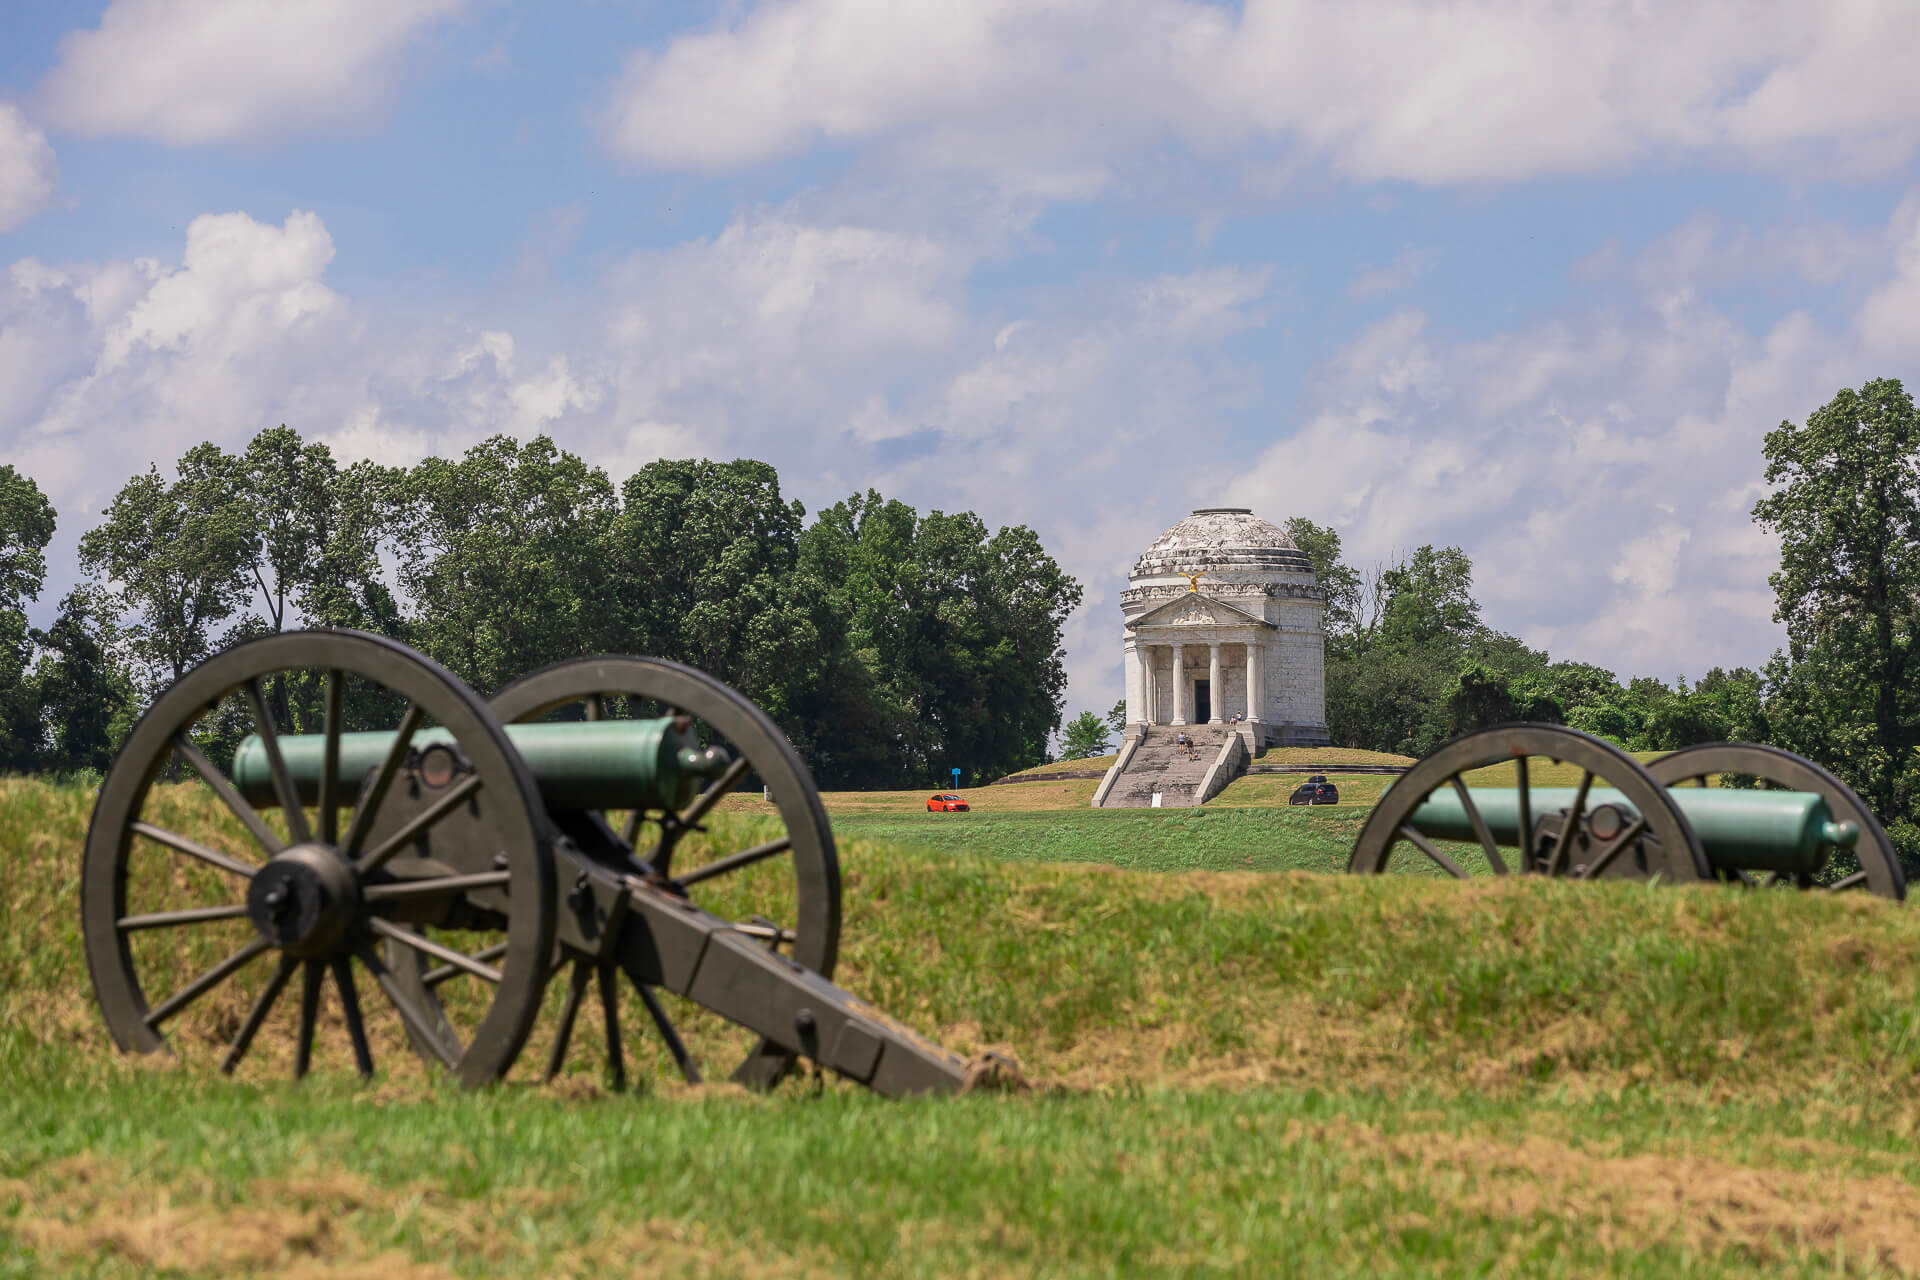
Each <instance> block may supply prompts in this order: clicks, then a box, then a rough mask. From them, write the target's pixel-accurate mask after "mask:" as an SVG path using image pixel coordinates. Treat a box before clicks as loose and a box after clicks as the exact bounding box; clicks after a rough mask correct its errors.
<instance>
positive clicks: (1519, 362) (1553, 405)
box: [1231, 201, 1920, 678]
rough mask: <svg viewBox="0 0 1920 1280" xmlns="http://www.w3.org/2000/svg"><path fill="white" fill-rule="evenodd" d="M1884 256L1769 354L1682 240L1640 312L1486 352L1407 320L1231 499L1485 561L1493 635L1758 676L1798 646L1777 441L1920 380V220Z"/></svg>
mask: <svg viewBox="0 0 1920 1280" xmlns="http://www.w3.org/2000/svg"><path fill="white" fill-rule="evenodd" d="M1691 234H1692V233H1691V232H1690V231H1689V230H1688V229H1687V228H1682V229H1680V231H1678V232H1676V236H1677V237H1680V238H1682V239H1684V238H1686V237H1687V236H1688V235H1691ZM1779 238H1790V235H1789V233H1788V232H1786V231H1783V232H1781V233H1780V237H1779ZM1742 252H1744V250H1742ZM1875 259H1876V263H1877V275H1878V285H1877V287H1876V288H1874V289H1873V290H1872V291H1871V292H1870V294H1869V295H1868V296H1867V297H1866V299H1865V301H1864V302H1863V303H1862V304H1861V305H1860V307H1859V309H1858V310H1857V312H1856V313H1855V315H1854V316H1853V317H1852V319H1851V321H1850V322H1848V323H1847V324H1845V325H1844V326H1842V327H1839V328H1836V329H1825V328H1822V327H1821V326H1820V325H1819V324H1817V323H1816V322H1815V321H1814V320H1813V319H1812V318H1810V317H1809V316H1808V315H1806V314H1805V313H1803V312H1799V311H1788V312H1786V313H1784V314H1782V315H1780V316H1779V317H1778V318H1777V319H1775V320H1774V321H1773V322H1772V323H1771V324H1770V325H1769V326H1768V327H1767V328H1766V329H1765V331H1764V332H1762V333H1761V334H1759V335H1758V336H1753V335H1751V334H1749V332H1748V331H1747V330H1746V329H1745V328H1743V327H1742V326H1741V325H1738V324H1736V323H1734V322H1733V321H1732V320H1731V319H1730V318H1729V317H1727V316H1725V315H1723V314H1721V313H1719V312H1717V311H1716V310H1714V309H1713V308H1712V307H1710V306H1709V305H1707V304H1706V303H1705V302H1703V301H1702V300H1701V298H1700V296H1699V293H1698V292H1697V291H1696V288H1695V285H1696V284H1697V283H1698V279H1699V278H1701V277H1704V278H1713V277H1716V276H1717V275H1719V274H1720V273H1721V272H1722V271H1723V270H1724V263H1723V261H1721V260H1720V256H1719V255H1718V254H1716V253H1692V254H1689V253H1676V251H1675V237H1668V238H1666V239H1665V240H1663V241H1661V242H1657V243H1656V244H1655V245H1653V246H1652V247H1651V248H1650V249H1649V250H1648V251H1647V261H1645V262H1634V263H1629V264H1626V266H1627V268H1628V275H1629V277H1630V278H1633V279H1636V280H1639V281H1640V282H1641V285H1640V288H1641V292H1640V295H1639V297H1638V298H1637V300H1636V301H1635V302H1634V304H1633V305H1632V306H1631V307H1630V308H1627V309H1623V310H1610V311H1601V312H1590V313H1580V312H1573V313H1569V314H1566V315H1563V316H1561V317H1558V318H1556V319H1552V320H1547V321H1542V322H1540V323H1538V324H1536V325H1534V326H1532V327H1530V328H1526V329H1523V330H1519V331H1516V332H1512V333H1507V334H1502V335H1499V336H1497V337H1495V338H1492V339H1489V340H1486V341H1481V342H1462V341H1454V340H1449V339H1448V338H1446V337H1445V336H1444V335H1437V334H1435V333H1434V332H1433V331H1432V329H1433V326H1432V325H1431V324H1430V323H1428V322H1427V320H1426V318H1425V317H1424V316H1422V315H1420V313H1418V312H1412V311H1403V312H1401V313H1398V314H1397V315H1395V316H1393V317H1391V318H1389V319H1387V320H1385V321H1382V322H1380V323H1379V324H1377V325H1375V326H1373V327H1372V328H1370V329H1368V330H1367V331H1365V332H1363V333H1362V334H1360V335H1359V336H1358V337H1356V338H1355V339H1354V340H1353V341H1352V342H1350V343H1349V344H1348V346H1347V348H1346V350H1345V351H1344V352H1343V353H1342V355H1341V356H1340V357H1339V358H1338V359H1337V360H1335V361H1334V362H1333V364H1332V366H1331V368H1330V369H1329V376H1328V377H1327V378H1326V379H1325V382H1324V385H1323V386H1322V388H1321V390H1320V392H1319V396H1320V406H1319V408H1318V410H1317V411H1316V412H1315V414H1314V416H1313V417H1312V418H1311V419H1310V420H1309V422H1308V424H1307V425H1306V426H1305V427H1304V428H1302V429H1301V430H1300V431H1299V433H1298V434H1296V435H1293V436H1291V437H1290V438H1288V439H1286V440H1284V441H1281V442H1280V443H1277V444H1275V445H1274V446H1273V447H1272V448H1271V449H1270V450H1269V451H1268V452H1267V454H1266V455H1265V456H1264V457H1263V458H1262V459H1261V460H1260V461H1259V463H1258V464H1257V465H1256V466H1254V467H1253V468H1252V469H1251V470H1250V473H1249V474H1248V475H1247V476H1246V477H1245V478H1244V479H1242V480H1241V481H1239V482H1238V483H1237V484H1236V485H1235V486H1234V487H1233V489H1232V491H1231V492H1232V496H1233V498H1234V499H1235V500H1237V501H1241V502H1244V503H1247V504H1249V505H1252V506H1255V507H1256V508H1258V509H1260V510H1261V511H1262V512H1263V514H1265V513H1268V512H1271V513H1274V514H1276V515H1291V514H1296V513H1298V514H1303V515H1307V516H1309V517H1311V518H1313V519H1316V520H1319V521H1321V522H1323V523H1332V524H1333V525H1335V526H1336V527H1337V528H1338V529H1340V530H1341V532H1342V533H1343V535H1344V536H1345V538H1346V542H1347V548H1348V551H1349V554H1350V557H1351V558H1352V559H1354V560H1356V561H1358V562H1361V563H1366V562H1371V561H1373V560H1376V559H1381V558H1386V557H1389V556H1392V555H1394V554H1396V553H1398V552H1402V551H1404V550H1406V549H1409V548H1411V547H1415V546H1419V545H1421V544H1423V543H1434V544H1437V545H1444V544H1448V543H1452V544H1456V545H1459V546H1462V547H1464V548H1465V549H1466V550H1467V552H1468V553H1469V554H1470V555H1471V556H1472V557H1473V561H1474V567H1475V576H1476V592H1477V595H1478V597H1479V599H1480V600H1481V601H1482V603H1483V605H1484V606H1485V609H1486V614H1487V618H1488V620H1489V622H1491V623H1492V624H1493V625H1496V626H1499V627H1502V628H1504V629H1508V630H1513V631H1516V632H1518V633H1519V634H1521V635H1522V637H1523V638H1525V639H1526V640H1528V641H1529V642H1530V643H1533V644H1536V645H1541V646H1545V647H1547V648H1548V649H1549V650H1550V652H1552V653H1553V654H1554V656H1555V657H1563V658H1580V659H1585V660H1588V661H1595V662H1600V663H1602V664H1604V665H1607V666H1610V667H1613V668H1615V669H1616V670H1618V671H1620V672H1622V673H1626V674H1656V675H1660V676H1663V677H1666V678H1671V677H1673V676H1674V675H1676V674H1678V673H1680V672H1683V671H1684V672H1687V673H1690V674H1692V675H1695V676H1697V675H1699V674H1700V673H1701V672H1703V671H1704V670H1705V669H1706V668H1707V667H1709V666H1714V665H1721V666H1732V665H1737V664H1745V665H1757V664H1759V663H1761V662H1763V661H1764V660H1765V658H1766V657H1767V655H1768V654H1769V653H1770V652H1771V651H1772V650H1773V648H1774V647H1776V645H1778V644H1779V643H1780V642H1781V636H1780V633H1779V631H1778V629H1777V627H1776V626H1775V625H1774V624H1773V622H1772V620H1771V614H1772V610H1773V599H1772V594H1771V592H1770V590H1769V589H1768V587H1767V582H1766V579H1767V575H1768V573H1769V572H1771V571H1772V570H1773V569H1774V568H1776V567H1777V564H1778V561H1777V555H1778V549H1777V546H1776V545H1775V543H1774V542H1773V540H1772V539H1771V538H1770V537H1769V536H1768V535H1766V534H1765V533H1763V532H1762V531H1760V530H1759V529H1757V528H1756V527H1755V526H1754V525H1753V523H1752V521H1751V518H1750V514H1749V513H1750V512H1751V510H1752V506H1753V502H1754V500H1755V499H1756V498H1757V497H1759V496H1760V494H1761V493H1762V492H1763V491H1764V485H1763V480H1762V475H1763V471H1764V461H1763V459H1762V457H1761V452H1760V449H1761V440H1762V437H1763V436H1764V435H1765V433H1766V432H1767V431H1769V430H1771V429H1772V428H1773V427H1775V426H1777V425H1778V424H1779V423H1780V422H1781V421H1782V420H1783V419H1787V420H1792V421H1804V420H1805V418H1806V415H1807V414H1808V413H1810V412H1812V411H1813V410H1815V409H1817V408H1818V407H1819V406H1820V405H1822V404H1824V403H1825V402H1826V401H1827V400H1829V399H1830V398H1831V397H1832V396H1833V394H1834V393H1835V392H1836V391H1837V390H1839V389H1840V388H1841V387H1843V386H1856V385H1858V384H1860V383H1861V382H1863V381H1865V380H1866V379H1868V378H1872V377H1879V376H1889V375H1891V376H1901V375H1903V374H1904V375H1907V376H1909V377H1910V376H1911V373H1912V371H1911V370H1910V369H1907V368H1905V367H1904V366H1903V364H1902V362H1903V361H1907V360H1909V359H1910V357H1911V355H1912V350H1913V348H1912V343H1911V339H1910V335H1911V334H1912V333H1913V332H1914V331H1915V328H1916V326H1920V201H1909V202H1908V203H1907V204H1906V205H1904V206H1902V208H1901V210H1900V212H1899V213H1898V214H1896V216H1895V217H1894V218H1893V220H1892V221H1891V223H1890V225H1889V226H1888V228H1887V229H1886V231H1885V233H1884V235H1883V236H1882V237H1880V244H1879V248H1878V251H1877V253H1876V255H1875ZM1857 266H1858V264H1854V265H1851V266H1849V268H1848V269H1849V271H1854V270H1856V269H1857ZM1689 270H1692V271H1695V272H1697V273H1698V275H1697V276H1690V275H1689V274H1688V271H1689ZM1409 369H1415V370H1444V371H1446V376H1445V377H1444V378H1440V377H1437V376H1435V377H1427V376H1424V375H1421V376H1409V375H1408V374H1407V372H1406V371H1407V370H1409Z"/></svg>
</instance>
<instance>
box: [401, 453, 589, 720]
mask: <svg viewBox="0 0 1920 1280" xmlns="http://www.w3.org/2000/svg"><path fill="white" fill-rule="evenodd" d="M368 479H369V481H371V480H372V478H371V477H369V478H368ZM395 496H396V498H397V500H398V501H397V512H396V517H397V521H396V528H395V541H396V542H397V544H398V546H399V551H400V574H399V576H400V583H401V586H402V587H403V588H404V589H405V591H406V593H407V595H408V596H409V597H410V599H411V603H412V605H413V613H412V615H411V617H410V620H409V629H410V632H411V635H410V639H411V640H412V641H413V642H414V643H415V644H417V645H418V646H419V647H420V648H421V649H422V650H424V651H425V652H426V653H427V654H429V655H430V656H432V657H433V658H434V659H436V660H437V661H439V662H441V663H443V664H444V665H445V666H446V667H447V668H448V669H449V670H451V671H453V672H454V674H456V675H458V676H460V677H461V678H462V679H463V680H466V681H467V682H468V683H470V684H472V685H473V686H474V687H475V688H476V689H479V690H480V691H481V692H483V693H491V692H493V691H494V690H496V689H498V688H500V687H501V686H502V685H504V684H506V683H507V682H508V681H509V680H512V679H513V678H515V677H516V676H519V675H522V674H524V673H526V672H528V671H532V670H534V669H535V668H538V667H542V666H545V665H546V664H548V663H550V662H554V661H556V660H558V659H561V658H568V657H575V656H578V655H580V654H583V653H589V652H592V651H593V649H594V648H595V647H597V646H596V644H595V640H596V638H597V637H603V636H606V635H607V634H608V633H609V625H608V623H609V619H610V617H611V616H612V614H613V612H614V610H613V600H612V594H613V584H614V581H615V578H614V574H613V572H612V566H611V563H610V560H611V557H610V550H611V548H612V545H613V537H612V531H613V523H614V519H615V517H616V516H617V515H618V514H619V503H618V501H617V499H616V498H615V495H614V492H613V485H612V483H611V482H610V481H609V480H608V479H607V476H606V473H605V472H603V471H601V470H600V469H599V468H597V467H590V466H588V465H587V464H586V463H584V462H582V461H581V460H580V459H579V458H576V457H574V456H573V455H572V454H570V453H564V452H561V451H560V450H558V449H556V448H555V447H554V443H553V441H552V440H549V439H548V438H547V437H545V436H537V437H535V438H534V439H532V440H529V441H528V442H527V443H526V444H524V445H520V444H517V443H515V441H514V440H513V439H512V438H510V437H508V436H494V437H492V438H491V439H488V440H484V441H482V442H481V443H479V444H477V445H475V446H474V447H473V448H471V449H469V450H467V452H466V455H465V456H464V457H463V458H461V459H460V460H459V461H458V462H453V461H449V460H447V459H445V458H428V459H426V460H425V461H423V462H421V463H420V464H419V465H418V466H416V467H415V468H414V469H413V470H412V472H411V473H409V474H408V475H407V476H406V478H405V480H404V482H403V483H401V484H400V485H399V486H398V493H397V494H396V495H395Z"/></svg>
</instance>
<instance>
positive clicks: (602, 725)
mask: <svg viewBox="0 0 1920 1280" xmlns="http://www.w3.org/2000/svg"><path fill="white" fill-rule="evenodd" d="M506 730H507V737H508V739H510V740H511V741H512V743H513V745H514V748H515V750H517V751H518V752H519V753H520V756H521V758H522V759H524V760H525V761H526V762H527V767H528V768H529V769H531V770H532V771H533V776H534V780H535V781H536V782H537V783H538V784H539V786H540V796H541V799H542V800H544V801H545V802H546V806H547V808H548V809H549V810H551V811H554V812H568V811H577V810H583V809H676V810H677V809H684V808H686V806H687V805H688V804H689V803H690V802H691V801H692V800H693V797H694V795H695V793H696V792H697V791H698V789H699V785H700V783H701V782H702V781H703V780H705V779H709V778H714V777H717V776H719V775H720V774H722V773H724V772H725V771H726V769H727V765H728V764H729V760H728V757H727V753H726V752H725V751H724V750H722V749H720V748H718V747H702V746H701V745H700V743H699V741H698V740H697V739H696V738H695V737H694V736H693V734H691V733H689V732H686V731H685V730H683V729H680V728H677V727H675V722H674V720H673V718H672V717H663V718H660V719H656V720H593V721H570V722H562V723H540V724H510V725H508V726H506ZM393 739H394V735H393V734H392V733H390V732H387V733H343V734H341V735H340V775H339V776H340V777H341V778H342V779H343V780H345V783H346V789H347V793H348V798H349V799H350V798H351V794H352V791H351V789H352V787H353V786H354V785H355V784H357V783H358V781H359V780H360V779H361V778H363V777H365V776H366V775H367V774H368V773H369V772H370V771H372V770H374V769H377V768H379V767H380V764H381V762H382V761H384V760H385V759H386V758H387V752H388V751H389V750H391V749H392V747H393ZM411 748H412V751H413V752H414V760H415V762H416V763H415V767H416V768H417V769H420V770H423V771H425V772H426V774H427V776H428V777H429V778H431V776H432V773H433V771H434V770H436V769H438V770H442V771H448V772H451V771H452V770H456V769H458V768H459V767H461V766H460V761H459V759H458V755H457V748H456V747H455V745H454V743H453V739H452V738H451V736H450V735H449V734H448V733H447V732H446V730H444V729H422V730H420V731H419V732H417V733H415V734H414V735H413V741H412V743H411ZM325 749H326V738H325V737H323V736H321V735H319V734H282V735H281V736H280V754H281V757H282V758H283V759H284V760H285V761H286V762H287V772H289V773H290V774H292V775H293V781H294V786H295V787H296V788H297V789H298V790H299V792H300V799H301V801H302V802H303V803H306V804H318V803H319V802H320V771H321V767H322V757H323V754H324V752H325ZM233 780H234V785H235V786H236V787H237V788H238V789H239V791H240V794H241V795H242V796H244V797H246V800H247V802H248V803H249V804H251V805H254V806H255V807H256V808H267V807H271V806H275V805H278V804H279V802H280V801H279V798H278V796H277V795H276V794H275V792H274V789H273V774H272V772H271V771H270V770H269V769H268V766H267V752H266V748H265V747H264V746H262V745H261V742H260V739H259V737H258V735H253V734H250V735H248V736H247V737H246V738H245V739H244V740H242V741H241V743H240V747H239V749H238V750H237V751H236V752H234V757H233Z"/></svg>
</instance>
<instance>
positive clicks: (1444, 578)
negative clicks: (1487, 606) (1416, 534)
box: [1379, 545, 1480, 649]
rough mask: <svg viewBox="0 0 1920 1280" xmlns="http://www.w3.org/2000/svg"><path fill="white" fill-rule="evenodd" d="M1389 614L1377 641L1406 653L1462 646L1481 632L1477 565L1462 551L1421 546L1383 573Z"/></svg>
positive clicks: (1385, 615) (1455, 548)
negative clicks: (1475, 580)
mask: <svg viewBox="0 0 1920 1280" xmlns="http://www.w3.org/2000/svg"><path fill="white" fill-rule="evenodd" d="M1381 583H1382V585H1383V586H1384V587H1385V589H1386V593H1387V600H1386V611H1385V614H1384V616H1383V617H1382V618H1381V620H1380V635H1379V640H1380V642H1382V643H1385V644H1389V645H1394V646H1396V647H1399V648H1402V649H1408V648H1414V647H1417V646H1421V645H1428V644H1435V643H1447V642H1456V643H1457V642H1460V641H1464V640H1465V639H1467V638H1468V637H1469V636H1471V635H1473V634H1474V633H1475V632H1476V631H1478V630H1479V629H1480V605H1479V602H1477V601H1476V600H1474V598H1473V562H1472V561H1471V560H1469V559H1467V555H1466V553H1465V552H1464V551H1462V550H1460V548H1458V547H1442V548H1440V549H1439V550H1437V551H1436V550H1435V549H1434V548H1433V547H1432V546H1431V545H1428V546H1424V547H1421V548H1420V549H1419V550H1418V551H1416V552H1414V553H1413V555H1412V556H1411V557H1409V558H1408V559H1406V560H1403V561H1402V562H1401V563H1400V564H1398V565H1396V566H1395V567H1393V568H1391V569H1389V570H1387V571H1386V572H1385V573H1383V574H1382V575H1381Z"/></svg>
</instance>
